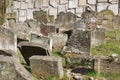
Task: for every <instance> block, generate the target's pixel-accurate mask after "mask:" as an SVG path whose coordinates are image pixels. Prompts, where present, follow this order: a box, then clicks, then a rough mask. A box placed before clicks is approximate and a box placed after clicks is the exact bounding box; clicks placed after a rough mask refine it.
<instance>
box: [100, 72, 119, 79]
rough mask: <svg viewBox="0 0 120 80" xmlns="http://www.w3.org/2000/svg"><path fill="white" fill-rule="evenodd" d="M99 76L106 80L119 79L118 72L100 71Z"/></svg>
mask: <svg viewBox="0 0 120 80" xmlns="http://www.w3.org/2000/svg"><path fill="white" fill-rule="evenodd" d="M100 76H103V77H105V78H106V79H107V80H120V73H119V74H117V73H101V75H100Z"/></svg>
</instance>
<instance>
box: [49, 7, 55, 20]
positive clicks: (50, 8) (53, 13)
mask: <svg viewBox="0 0 120 80" xmlns="http://www.w3.org/2000/svg"><path fill="white" fill-rule="evenodd" d="M48 14H49V15H54V17H55V19H56V17H57V8H53V7H49V12H48Z"/></svg>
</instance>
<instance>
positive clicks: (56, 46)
mask: <svg viewBox="0 0 120 80" xmlns="http://www.w3.org/2000/svg"><path fill="white" fill-rule="evenodd" d="M48 37H50V38H51V39H52V48H53V52H60V51H61V50H62V48H63V47H64V45H65V44H66V42H67V39H68V36H67V34H62V33H51V34H49V35H48Z"/></svg>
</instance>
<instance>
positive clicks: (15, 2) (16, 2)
mask: <svg viewBox="0 0 120 80" xmlns="http://www.w3.org/2000/svg"><path fill="white" fill-rule="evenodd" d="M13 5H14V9H19V8H20V2H18V1H14V3H13Z"/></svg>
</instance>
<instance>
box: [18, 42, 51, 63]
mask: <svg viewBox="0 0 120 80" xmlns="http://www.w3.org/2000/svg"><path fill="white" fill-rule="evenodd" d="M18 47H19V49H20V52H21V53H22V55H23V57H24V59H25V61H26V63H27V64H28V65H29V64H30V62H29V58H30V57H31V56H33V55H40V56H49V55H51V53H50V50H49V49H48V47H47V46H45V45H41V44H38V43H34V42H26V41H24V42H20V43H19V44H18Z"/></svg>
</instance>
